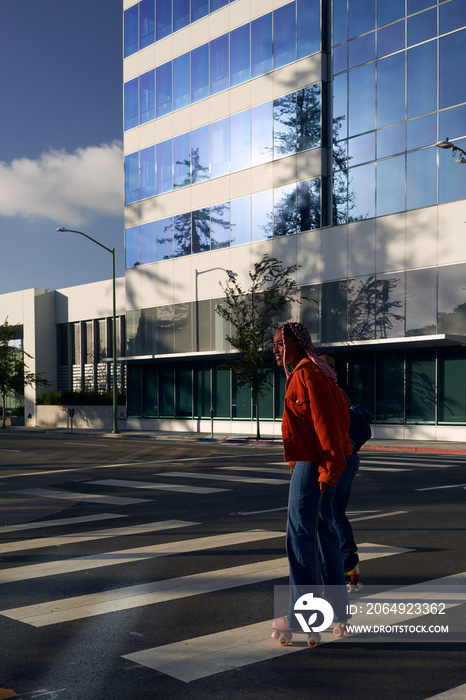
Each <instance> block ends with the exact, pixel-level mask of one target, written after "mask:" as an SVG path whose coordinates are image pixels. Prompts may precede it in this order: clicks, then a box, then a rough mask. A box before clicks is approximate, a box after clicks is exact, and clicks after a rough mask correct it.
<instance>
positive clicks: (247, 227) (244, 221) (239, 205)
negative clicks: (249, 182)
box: [230, 197, 251, 245]
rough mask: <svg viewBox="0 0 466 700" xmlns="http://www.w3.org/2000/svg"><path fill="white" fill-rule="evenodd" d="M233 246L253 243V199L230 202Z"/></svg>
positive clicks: (247, 198)
mask: <svg viewBox="0 0 466 700" xmlns="http://www.w3.org/2000/svg"><path fill="white" fill-rule="evenodd" d="M230 215H231V245H240V244H241V243H250V242H251V197H243V198H242V199H233V200H232V201H231V202H230Z"/></svg>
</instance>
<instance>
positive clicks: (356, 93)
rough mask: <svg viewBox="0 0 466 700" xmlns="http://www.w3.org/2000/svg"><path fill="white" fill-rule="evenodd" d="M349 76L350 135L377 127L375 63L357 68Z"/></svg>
mask: <svg viewBox="0 0 466 700" xmlns="http://www.w3.org/2000/svg"><path fill="white" fill-rule="evenodd" d="M348 77H349V136H355V135H356V134H362V133H364V132H365V131H372V129H374V128H375V63H369V64H368V65H367V66H362V67H361V68H355V69H354V70H352V71H350V72H349V74H348Z"/></svg>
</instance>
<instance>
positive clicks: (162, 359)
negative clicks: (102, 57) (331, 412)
mask: <svg viewBox="0 0 466 700" xmlns="http://www.w3.org/2000/svg"><path fill="white" fill-rule="evenodd" d="M123 4H124V153H125V163H124V167H125V259H126V274H125V284H126V296H125V303H126V317H125V333H126V341H125V342H126V348H125V351H126V362H127V396H128V427H133V428H138V427H141V428H142V427H144V428H148V427H154V428H162V429H163V428H175V429H176V428H180V429H186V428H190V429H200V430H208V429H209V425H210V423H209V421H210V417H211V411H212V412H213V415H214V417H215V421H216V423H217V426H218V427H217V428H216V429H217V430H218V431H220V432H221V431H222V429H223V430H225V432H227V431H229V430H233V431H235V432H238V433H241V432H247V433H248V432H250V430H251V420H252V419H253V418H254V406H253V405H252V404H251V399H250V396H249V394H248V392H247V391H245V390H244V389H241V390H240V389H238V388H237V387H236V386H235V380H234V376H232V375H231V374H230V372H229V370H227V369H226V368H225V366H224V360H225V357H227V356H228V355H229V354H230V353H231V348H230V347H229V346H228V343H227V342H226V340H225V336H226V334H227V333H228V331H229V329H228V327H227V326H226V324H225V322H224V321H223V320H222V319H221V318H220V316H218V314H216V312H215V307H216V305H217V304H218V303H219V301H220V299H221V293H222V290H221V287H220V286H219V282H222V283H224V282H225V281H226V273H225V270H232V271H234V272H235V273H236V274H237V275H238V280H239V281H240V283H241V284H242V286H243V287H244V288H247V286H248V272H249V270H250V269H251V268H252V267H253V265H254V263H255V262H258V261H259V260H261V259H262V257H263V255H264V254H269V255H273V256H275V257H276V258H278V259H279V260H282V261H283V263H284V264H285V265H293V264H297V265H299V266H300V267H299V269H298V272H297V276H296V281H297V285H298V289H299V297H300V302H301V303H298V302H297V303H296V304H294V305H293V306H292V308H291V309H290V315H291V316H292V318H293V319H294V320H301V321H303V322H304V323H305V324H306V325H307V327H308V328H309V330H310V331H311V334H312V337H313V340H314V342H315V345H316V348H317V349H318V350H319V349H322V350H323V349H326V350H329V349H331V351H332V352H333V353H334V354H335V356H336V358H337V362H338V363H339V364H340V366H341V368H342V369H343V371H345V372H346V375H347V378H348V384H349V387H350V392H351V394H352V398H353V400H354V401H355V402H356V403H361V404H363V405H364V406H365V407H366V408H368V409H369V410H370V411H371V412H372V413H373V416H374V421H375V427H374V433H375V435H378V436H380V437H424V438H426V437H430V438H432V439H436V438H438V439H460V433H461V434H463V435H464V434H466V354H465V349H464V346H465V343H466V246H465V245H464V243H463V241H464V236H465V233H466V229H465V226H466V225H465V223H464V221H465V218H466V208H465V198H466V166H463V164H462V163H461V162H457V159H456V158H455V157H452V155H454V154H453V153H452V151H451V150H445V149H443V150H442V149H439V148H437V147H436V143H437V142H439V141H441V140H444V139H446V138H448V139H450V141H452V142H453V143H454V144H455V145H457V146H459V147H461V148H463V149H466V84H465V81H464V76H463V66H464V65H466V3H465V2H464V0H444V1H443V2H442V1H438V2H436V1H435V0H390V2H387V1H386V0H294V1H293V2H290V1H289V0H283V1H280V0H261V1H260V2H259V1H258V2H251V1H250V0H230V1H228V0H210V2H209V0H141V1H140V2H134V0H124V3H123ZM291 316H290V317H291ZM271 330H272V329H271ZM283 390H284V377H283V373H282V372H276V373H271V376H270V390H269V394H268V396H267V397H266V398H265V399H264V400H263V402H262V405H261V420H262V421H263V425H262V432H263V433H264V434H267V433H268V434H273V433H277V434H278V433H279V431H280V418H281V411H282V403H283ZM463 426H464V427H463Z"/></svg>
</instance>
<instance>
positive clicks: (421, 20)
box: [408, 3, 437, 46]
mask: <svg viewBox="0 0 466 700" xmlns="http://www.w3.org/2000/svg"><path fill="white" fill-rule="evenodd" d="M430 4H432V3H430ZM435 36H437V9H436V8H435V9H432V10H429V11H428V12H421V14H420V15H414V17H410V18H409V19H408V46H414V44H420V43H421V42H423V41H428V39H432V38H433V37H435Z"/></svg>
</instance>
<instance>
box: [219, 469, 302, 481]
mask: <svg viewBox="0 0 466 700" xmlns="http://www.w3.org/2000/svg"><path fill="white" fill-rule="evenodd" d="M215 468H216V469H219V470H222V471H223V470H225V471H228V470H229V469H232V470H233V471H235V472H256V473H257V474H280V475H281V476H288V477H289V476H290V468H289V467H285V468H284V469H263V468H262V467H215ZM216 478H218V477H216ZM261 481H262V479H261ZM286 483H287V484H289V483H290V480H289V478H288V480H287V482H286Z"/></svg>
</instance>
